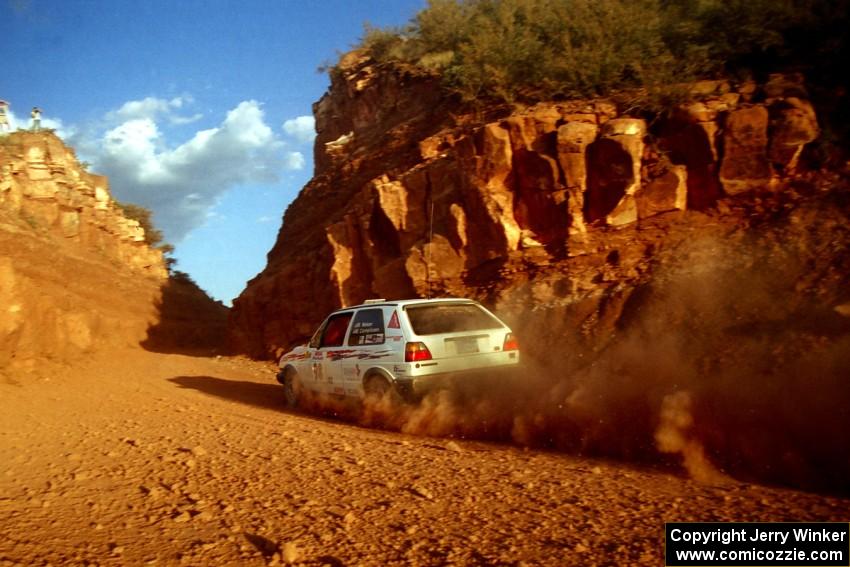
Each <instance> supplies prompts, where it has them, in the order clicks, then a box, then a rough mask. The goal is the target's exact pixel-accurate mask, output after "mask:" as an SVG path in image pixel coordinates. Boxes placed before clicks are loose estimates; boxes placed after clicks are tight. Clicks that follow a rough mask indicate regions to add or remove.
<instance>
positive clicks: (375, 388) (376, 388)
mask: <svg viewBox="0 0 850 567" xmlns="http://www.w3.org/2000/svg"><path fill="white" fill-rule="evenodd" d="M363 390H364V391H365V393H366V399H367V400H370V401H380V400H384V399H387V400H388V401H389V402H390V403H391V404H392V405H397V404H401V403H402V398H401V395H399V393H398V390H396V389H395V386H393V385H392V384H391V383H390V381H389V380H387V379H386V378H384V377H383V376H376V375H373V376H368V377H367V378H366V382H365V383H364V384H363Z"/></svg>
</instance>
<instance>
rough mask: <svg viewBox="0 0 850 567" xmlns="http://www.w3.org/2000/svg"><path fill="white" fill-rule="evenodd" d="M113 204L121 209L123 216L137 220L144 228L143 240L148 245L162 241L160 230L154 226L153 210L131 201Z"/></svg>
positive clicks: (154, 244)
mask: <svg viewBox="0 0 850 567" xmlns="http://www.w3.org/2000/svg"><path fill="white" fill-rule="evenodd" d="M115 204H116V205H117V206H118V208H119V209H121V211H122V212H123V213H124V216H125V217H127V218H128V219H131V220H134V221H137V222H138V223H139V226H141V227H142V228H143V229H144V230H145V242H147V243H148V245H149V246H156V245H157V244H160V243H162V231H161V230H159V229H158V228H156V227H155V226H154V224H153V212H151V210H150V209H148V208H147V207H143V206H141V205H134V204H133V203H119V202H118V201H115ZM166 246H167V245H166Z"/></svg>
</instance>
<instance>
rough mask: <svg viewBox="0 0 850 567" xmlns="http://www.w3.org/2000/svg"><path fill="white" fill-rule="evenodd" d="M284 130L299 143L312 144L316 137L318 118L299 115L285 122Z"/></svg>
mask: <svg viewBox="0 0 850 567" xmlns="http://www.w3.org/2000/svg"><path fill="white" fill-rule="evenodd" d="M283 131H284V132H286V133H287V135H289V136H290V137H291V138H292V139H293V140H294V141H295V142H297V143H299V144H310V143H312V142H313V139H314V138H315V137H316V119H315V118H313V117H312V116H298V117H297V118H291V119H289V120H287V121H286V122H284V123H283Z"/></svg>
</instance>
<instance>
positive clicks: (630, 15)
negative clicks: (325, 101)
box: [360, 0, 848, 101]
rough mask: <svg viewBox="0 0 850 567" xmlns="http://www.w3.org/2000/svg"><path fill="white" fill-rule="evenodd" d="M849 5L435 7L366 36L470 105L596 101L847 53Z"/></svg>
mask: <svg viewBox="0 0 850 567" xmlns="http://www.w3.org/2000/svg"><path fill="white" fill-rule="evenodd" d="M847 4H848V2H847V0H431V1H430V2H429V5H428V7H427V8H425V9H424V10H422V11H421V12H419V13H418V14H417V15H416V17H415V18H414V19H413V21H412V22H411V23H410V25H408V26H407V27H405V28H389V29H378V28H373V27H370V26H367V28H366V31H365V35H364V37H363V39H362V40H361V44H360V47H361V48H364V49H366V50H367V51H368V52H369V53H370V54H371V55H372V57H374V58H375V59H376V60H378V61H385V62H386V61H399V62H405V63H411V64H414V65H418V66H421V67H424V68H428V69H432V70H437V71H439V72H440V73H441V74H442V76H443V79H444V84H445V85H446V86H447V87H448V88H449V89H450V90H452V91H454V92H456V93H458V94H460V95H461V96H462V97H463V98H464V99H466V100H473V99H477V98H480V97H495V98H498V99H502V100H507V101H511V100H514V99H526V100H541V99H551V98H558V97H566V96H570V97H573V96H594V95H600V94H608V93H611V92H612V91H615V90H621V89H627V88H641V89H644V90H645V91H646V92H648V93H652V92H654V91H655V92H657V91H659V90H660V89H662V86H663V85H669V84H674V83H681V82H683V81H687V80H691V79H694V78H697V77H711V76H715V75H718V74H728V73H743V74H751V73H758V72H760V71H763V70H765V69H769V68H771V67H772V66H773V67H775V66H776V65H778V64H782V63H786V64H790V63H794V62H795V61H796V62H802V61H807V60H812V57H817V54H820V57H823V54H824V52H829V51H836V50H837V51H839V52H843V50H844V41H845V39H844V36H845V35H846V32H845V31H844V30H845V29H846V24H847Z"/></svg>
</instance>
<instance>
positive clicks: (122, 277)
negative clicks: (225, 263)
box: [0, 132, 167, 371]
mask: <svg viewBox="0 0 850 567" xmlns="http://www.w3.org/2000/svg"><path fill="white" fill-rule="evenodd" d="M166 278H167V270H166V268H165V264H164V261H163V258H162V253H161V252H160V251H159V250H155V249H152V248H151V247H150V246H148V245H147V244H146V243H145V234H144V230H143V229H142V228H141V227H140V226H139V223H138V222H137V221H135V220H132V219H128V218H126V217H125V216H124V215H123V214H122V212H121V210H120V208H118V207H117V206H116V204H115V202H114V201H113V200H112V197H111V196H110V193H109V187H108V182H107V179H106V178H105V177H103V176H100V175H93V174H90V173H88V172H86V171H85V170H84V168H83V167H81V165H80V164H79V162H78V161H77V159H76V157H75V155H74V153H73V151H72V150H70V149H69V148H68V147H66V146H65V145H64V144H63V143H62V141H61V140H60V139H59V138H57V137H56V136H55V135H53V134H52V133H50V132H37V133H36V132H16V133H12V134H8V135H4V136H2V137H0V370H5V369H9V368H11V369H12V370H13V371H15V370H21V369H24V370H26V369H35V368H37V366H38V364H39V361H40V360H44V359H45V358H47V359H53V360H64V359H66V358H68V357H72V356H74V355H76V354H80V353H84V352H87V351H91V350H94V349H97V348H108V347H115V346H130V345H138V344H139V343H140V342H141V341H143V340H144V339H145V338H146V336H147V330H148V328H149V327H150V326H151V325H152V324H153V323H155V322H156V321H157V320H158V313H157V302H158V301H159V299H160V294H161V291H160V288H161V286H162V285H163V284H164V283H165V281H166Z"/></svg>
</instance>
